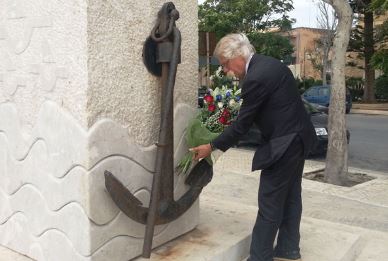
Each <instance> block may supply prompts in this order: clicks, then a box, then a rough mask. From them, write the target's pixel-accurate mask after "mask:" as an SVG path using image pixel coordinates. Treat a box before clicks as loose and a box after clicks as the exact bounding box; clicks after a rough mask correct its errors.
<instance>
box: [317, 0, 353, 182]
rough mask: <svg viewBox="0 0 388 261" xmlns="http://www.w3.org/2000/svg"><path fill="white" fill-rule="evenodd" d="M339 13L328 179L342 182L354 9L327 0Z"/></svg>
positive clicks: (344, 1) (345, 165) (339, 0)
mask: <svg viewBox="0 0 388 261" xmlns="http://www.w3.org/2000/svg"><path fill="white" fill-rule="evenodd" d="M325 2H327V3H329V4H331V5H332V6H333V8H334V10H335V11H336V13H337V16H338V26H337V30H336V35H335V38H334V44H333V61H332V84H331V96H330V106H329V123H328V129H329V130H328V134H329V144H328V150H327V156H326V168H325V174H324V175H325V180H326V181H327V182H329V183H331V184H336V185H343V184H344V182H345V181H346V175H347V172H348V145H347V140H346V121H345V96H346V95H345V94H346V91H345V61H346V49H347V46H348V43H349V37H350V30H351V25H352V14H353V13H352V9H351V8H350V5H349V3H348V1H347V0H325Z"/></svg>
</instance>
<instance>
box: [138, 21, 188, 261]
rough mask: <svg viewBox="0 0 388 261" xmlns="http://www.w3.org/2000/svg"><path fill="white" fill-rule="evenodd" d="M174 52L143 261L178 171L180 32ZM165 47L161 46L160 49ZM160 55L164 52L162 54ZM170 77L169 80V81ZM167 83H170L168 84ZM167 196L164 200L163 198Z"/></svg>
mask: <svg viewBox="0 0 388 261" xmlns="http://www.w3.org/2000/svg"><path fill="white" fill-rule="evenodd" d="M160 33H163V32H160ZM173 38H174V39H173V43H174V45H173V48H172V49H173V50H172V54H171V56H170V57H171V58H170V61H160V62H163V63H162V79H163V80H162V83H163V84H164V86H162V88H163V89H162V97H161V122H160V130H159V144H160V145H161V146H159V147H158V151H157V159H156V166H155V174H154V177H153V181H152V191H151V199H150V205H149V211H148V216H147V226H146V231H145V236H144V245H143V257H145V258H149V257H150V255H151V249H152V239H153V234H154V228H155V222H156V219H157V217H158V214H159V212H158V210H159V205H160V200H163V201H164V202H165V201H166V200H167V201H172V200H173V193H174V176H173V175H174V171H173V153H174V151H173V142H174V140H173V137H174V134H173V127H174V124H173V99H174V85H175V77H176V71H177V67H178V63H179V60H180V44H181V35H180V32H179V30H178V29H177V28H175V27H174V28H173ZM160 46H163V45H162V44H159V45H158V48H159V47H160ZM159 51H160V50H159ZM165 77H167V79H166V78H165ZM165 79H166V82H164V80H165ZM161 196H163V198H162V197H161Z"/></svg>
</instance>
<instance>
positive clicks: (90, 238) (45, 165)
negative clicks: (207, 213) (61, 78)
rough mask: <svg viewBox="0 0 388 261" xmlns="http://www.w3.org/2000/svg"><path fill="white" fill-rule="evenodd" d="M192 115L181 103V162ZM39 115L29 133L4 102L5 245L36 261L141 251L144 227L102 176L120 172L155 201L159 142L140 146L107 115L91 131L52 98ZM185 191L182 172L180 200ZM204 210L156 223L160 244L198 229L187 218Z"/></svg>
mask: <svg viewBox="0 0 388 261" xmlns="http://www.w3.org/2000/svg"><path fill="white" fill-rule="evenodd" d="M193 112H194V110H193V109H191V108H190V107H189V106H187V105H184V104H180V105H178V106H176V109H175V112H174V114H175V116H174V117H175V122H176V123H178V124H177V126H179V127H176V128H174V130H175V133H174V134H175V137H174V141H175V143H174V148H175V164H177V162H178V161H179V158H180V156H182V155H183V152H184V151H186V150H187V147H186V144H185V141H184V139H183V134H184V127H182V126H187V121H188V119H190V118H191V117H192V115H193ZM37 119H38V120H37V122H36V124H35V126H34V128H33V130H32V131H31V133H30V134H29V135H28V136H27V135H26V134H25V133H23V132H22V127H21V126H20V124H19V122H18V114H17V111H16V109H15V106H14V105H13V104H11V103H6V104H1V105H0V244H3V245H6V246H8V247H10V248H12V249H14V250H16V251H19V252H22V253H24V254H27V255H29V256H31V257H33V258H35V259H37V260H54V259H55V260H58V254H59V253H61V255H60V256H63V259H62V260H108V259H109V260H128V259H130V258H132V257H135V256H137V255H139V254H140V253H141V248H142V243H143V240H142V238H143V236H144V226H143V225H141V224H138V223H136V222H134V221H133V220H130V219H129V218H128V217H127V216H125V215H124V214H123V213H122V212H121V211H120V210H119V209H118V208H117V207H116V206H115V205H114V203H113V202H112V200H111V198H110V196H109V194H108V193H107V191H106V189H105V185H104V181H105V180H104V175H103V173H104V170H109V171H111V172H113V173H114V174H115V176H116V177H118V178H119V179H120V180H121V181H122V182H123V184H125V185H126V186H127V188H128V189H129V190H130V191H131V192H133V193H134V194H135V195H136V196H137V197H138V198H139V199H140V200H141V201H142V202H143V204H144V205H148V201H149V195H150V189H151V188H150V186H151V184H152V175H153V172H154V160H155V156H156V155H155V154H156V147H155V146H153V145H152V146H149V147H140V146H138V145H137V144H136V143H135V142H134V141H133V140H132V139H131V137H129V136H128V134H127V130H126V129H124V128H122V127H121V126H120V125H118V124H116V123H115V122H113V121H111V120H107V119H104V120H101V121H99V122H97V123H96V124H95V125H93V127H92V128H90V129H89V131H85V130H84V129H83V128H82V127H80V126H79V125H78V124H77V122H76V121H75V120H74V119H73V118H72V117H71V116H70V115H69V114H67V113H65V112H64V111H62V109H61V108H60V107H59V106H57V105H56V104H55V103H53V102H46V103H45V104H43V106H42V108H41V110H40V112H39V115H38V117H37ZM185 191H186V187H185V185H184V184H183V178H182V177H181V176H179V177H176V178H175V197H176V198H179V197H180V196H181V195H182V194H183V193H184V192H185ZM197 208H198V204H195V205H194V207H192V209H190V210H188V212H187V213H185V214H184V215H183V216H182V217H181V218H179V219H178V220H176V221H174V222H172V223H170V224H167V225H163V226H157V227H156V230H155V234H156V236H155V239H154V242H155V245H159V244H161V243H163V242H165V241H166V240H171V239H172V238H173V237H176V236H178V235H179V234H180V233H184V232H187V231H189V230H191V229H192V228H193V227H194V226H195V225H196V224H187V223H188V222H187V219H189V220H193V222H194V223H195V222H196V220H197V218H198V213H197V212H198V211H197ZM185 219H186V221H185V222H184V221H183V220H185ZM15 227H17V228H18V230H17V231H20V233H15ZM179 227H181V229H180V230H181V231H179V229H178V228H179ZM54 238H55V240H54ZM58 244H59V245H58ZM55 249H57V250H58V251H59V252H57V253H56V252H55V251H56V250H55ZM64 251H65V252H66V253H65V254H63V252H64ZM117 251H118V252H119V253H120V254H117V253H118V252H117ZM110 253H111V254H112V256H110ZM50 256H53V257H54V256H55V258H54V259H50ZM107 258H108V259H107Z"/></svg>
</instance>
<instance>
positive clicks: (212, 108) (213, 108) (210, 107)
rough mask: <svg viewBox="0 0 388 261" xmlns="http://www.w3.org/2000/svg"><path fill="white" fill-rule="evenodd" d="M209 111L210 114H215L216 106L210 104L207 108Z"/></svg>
mask: <svg viewBox="0 0 388 261" xmlns="http://www.w3.org/2000/svg"><path fill="white" fill-rule="evenodd" d="M207 109H208V110H209V111H210V112H213V111H215V109H216V106H215V105H214V104H209V106H208V107H207Z"/></svg>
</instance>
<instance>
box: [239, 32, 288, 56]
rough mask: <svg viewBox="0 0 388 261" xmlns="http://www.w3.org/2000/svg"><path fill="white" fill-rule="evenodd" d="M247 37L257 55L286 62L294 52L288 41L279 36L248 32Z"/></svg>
mask: <svg viewBox="0 0 388 261" xmlns="http://www.w3.org/2000/svg"><path fill="white" fill-rule="evenodd" d="M247 36H248V38H249V40H250V42H251V44H252V45H253V46H254V47H255V49H256V52H258V53H261V54H264V55H268V56H272V57H274V58H277V59H279V60H287V59H290V57H291V55H292V54H293V52H294V47H293V46H292V44H291V43H290V40H289V39H288V38H286V37H284V36H281V35H279V34H276V33H258V32H250V33H248V34H247Z"/></svg>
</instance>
